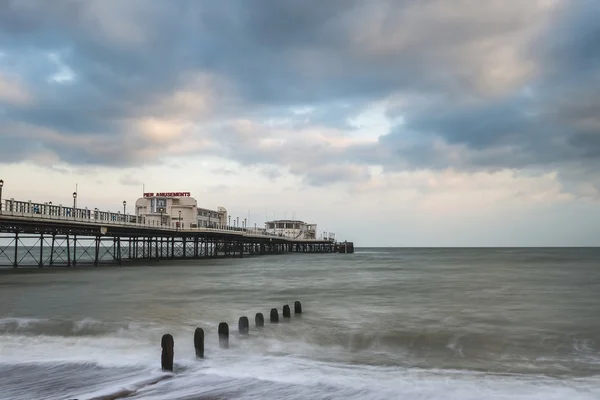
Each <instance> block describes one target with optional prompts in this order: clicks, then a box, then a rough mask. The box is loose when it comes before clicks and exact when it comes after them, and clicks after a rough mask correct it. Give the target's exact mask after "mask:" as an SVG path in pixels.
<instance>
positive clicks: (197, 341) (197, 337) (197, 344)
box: [194, 328, 204, 358]
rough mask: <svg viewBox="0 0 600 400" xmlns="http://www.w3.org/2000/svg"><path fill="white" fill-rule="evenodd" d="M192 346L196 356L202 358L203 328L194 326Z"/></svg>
mask: <svg viewBox="0 0 600 400" xmlns="http://www.w3.org/2000/svg"><path fill="white" fill-rule="evenodd" d="M194 348H195V349H196V358H204V329H202V328H196V331H195V332H194Z"/></svg>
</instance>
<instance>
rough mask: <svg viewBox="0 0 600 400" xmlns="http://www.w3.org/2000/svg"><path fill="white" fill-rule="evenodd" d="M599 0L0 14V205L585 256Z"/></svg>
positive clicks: (593, 206) (597, 177)
mask: <svg viewBox="0 0 600 400" xmlns="http://www.w3.org/2000/svg"><path fill="white" fill-rule="evenodd" d="M598 21H600V2H598V1H597V0H568V1H567V0H528V1H523V0H505V1H495V0H420V1H417V0H369V1H368V2H367V1H359V0H304V1H291V0H289V1H288V0H252V1H245V0H205V1H194V0H190V1H186V0H175V1H158V0H128V1H126V2H125V1H120V0H86V1H83V0H57V1H45V0H39V1H36V0H0V179H3V180H4V182H5V183H4V188H3V197H4V198H15V199H18V200H32V201H34V202H45V201H52V202H53V203H54V204H59V203H62V204H65V205H68V204H71V203H72V192H73V191H74V189H75V186H76V185H77V188H78V193H79V196H78V205H79V206H81V207H85V206H87V207H89V208H94V207H98V208H101V209H105V210H111V211H118V210H120V209H121V207H122V205H121V204H122V202H123V200H126V201H127V202H128V203H129V204H131V205H133V203H134V202H135V200H136V199H137V198H139V197H140V196H141V195H142V193H143V190H144V188H145V190H146V191H147V192H163V191H189V192H191V194H192V196H193V197H195V198H196V199H197V200H198V205H199V206H201V207H206V208H216V207H217V206H224V207H225V208H227V210H228V211H229V213H230V214H231V215H232V218H235V217H236V216H239V217H240V218H241V219H242V218H247V219H248V220H249V222H248V225H249V226H252V225H253V224H254V223H257V224H258V225H259V226H260V225H262V224H263V223H264V221H265V219H266V218H267V219H273V218H278V219H279V218H292V217H295V218H297V219H301V220H304V221H307V222H311V223H317V224H318V230H319V232H334V233H335V234H336V238H337V239H338V240H352V241H354V242H355V244H356V245H357V246H598V245H600V212H599V211H600V207H599V204H600V203H599V201H600V174H599V167H600V24H599V23H598Z"/></svg>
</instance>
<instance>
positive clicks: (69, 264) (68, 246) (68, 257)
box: [67, 235, 71, 267]
mask: <svg viewBox="0 0 600 400" xmlns="http://www.w3.org/2000/svg"><path fill="white" fill-rule="evenodd" d="M70 266H71V243H70V242H69V235H67V267H70Z"/></svg>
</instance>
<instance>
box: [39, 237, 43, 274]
mask: <svg viewBox="0 0 600 400" xmlns="http://www.w3.org/2000/svg"><path fill="white" fill-rule="evenodd" d="M38 267H39V268H44V234H43V233H40V262H39V264H38Z"/></svg>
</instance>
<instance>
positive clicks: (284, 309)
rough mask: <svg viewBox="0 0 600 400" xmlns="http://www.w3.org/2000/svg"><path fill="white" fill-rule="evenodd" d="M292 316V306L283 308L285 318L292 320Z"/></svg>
mask: <svg viewBox="0 0 600 400" xmlns="http://www.w3.org/2000/svg"><path fill="white" fill-rule="evenodd" d="M291 316H292V315H291V313H290V306H288V305H287V304H286V305H285V306H283V318H290V317H291Z"/></svg>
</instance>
